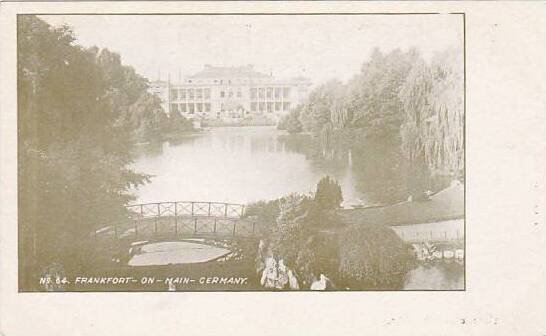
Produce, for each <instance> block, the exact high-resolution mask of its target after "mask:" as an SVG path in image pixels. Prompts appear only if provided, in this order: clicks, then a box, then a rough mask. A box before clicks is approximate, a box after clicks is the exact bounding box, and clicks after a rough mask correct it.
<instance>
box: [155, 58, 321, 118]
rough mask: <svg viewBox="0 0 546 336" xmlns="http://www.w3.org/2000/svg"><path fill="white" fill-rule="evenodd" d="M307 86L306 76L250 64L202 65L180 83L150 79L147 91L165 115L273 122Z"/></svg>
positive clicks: (301, 97)
mask: <svg viewBox="0 0 546 336" xmlns="http://www.w3.org/2000/svg"><path fill="white" fill-rule="evenodd" d="M310 86H311V83H310V81H309V80H307V79H306V78H303V77H296V78H292V79H290V80H278V79H276V78H274V77H273V76H272V75H267V74H264V73H260V72H257V71H255V70H254V68H253V66H252V65H248V66H240V67H216V66H210V65H205V67H204V69H203V70H202V71H200V72H198V73H196V74H194V75H192V76H188V77H186V78H184V79H183V81H182V83H172V82H171V81H170V80H169V81H160V80H159V81H155V82H152V83H151V85H150V91H151V92H153V93H155V94H157V95H158V96H159V98H160V99H161V102H162V106H163V109H164V110H165V112H166V113H167V114H169V115H170V114H171V113H177V112H178V113H180V114H181V115H183V116H184V117H186V118H188V119H205V120H207V119H208V120H214V119H216V120H221V121H224V122H238V121H242V120H245V119H253V120H258V121H264V122H277V121H278V120H279V119H280V118H281V117H282V116H283V115H285V114H287V113H288V112H289V111H290V110H291V109H293V108H294V107H296V106H297V105H298V104H300V103H302V102H303V100H304V99H305V98H306V97H307V94H308V91H309V87H310Z"/></svg>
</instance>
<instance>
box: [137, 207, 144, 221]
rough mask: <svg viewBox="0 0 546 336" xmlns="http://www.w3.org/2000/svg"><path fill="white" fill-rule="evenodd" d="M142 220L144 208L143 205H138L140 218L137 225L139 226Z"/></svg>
mask: <svg viewBox="0 0 546 336" xmlns="http://www.w3.org/2000/svg"><path fill="white" fill-rule="evenodd" d="M143 219H144V208H143V205H142V204H141V205H140V216H139V217H138V223H139V224H141V223H142V220H143Z"/></svg>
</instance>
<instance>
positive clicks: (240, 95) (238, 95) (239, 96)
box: [237, 90, 243, 98]
mask: <svg viewBox="0 0 546 336" xmlns="http://www.w3.org/2000/svg"><path fill="white" fill-rule="evenodd" d="M242 96H243V93H242V92H241V90H237V98H241V97H242Z"/></svg>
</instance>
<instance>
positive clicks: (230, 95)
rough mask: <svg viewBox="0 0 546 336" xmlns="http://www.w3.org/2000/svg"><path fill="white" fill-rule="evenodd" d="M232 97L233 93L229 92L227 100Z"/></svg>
mask: <svg viewBox="0 0 546 336" xmlns="http://www.w3.org/2000/svg"><path fill="white" fill-rule="evenodd" d="M231 97H233V91H231V90H229V98H231Z"/></svg>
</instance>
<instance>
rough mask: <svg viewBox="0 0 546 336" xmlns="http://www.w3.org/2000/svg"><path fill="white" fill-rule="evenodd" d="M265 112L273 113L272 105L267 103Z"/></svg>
mask: <svg viewBox="0 0 546 336" xmlns="http://www.w3.org/2000/svg"><path fill="white" fill-rule="evenodd" d="M267 112H269V113H271V112H273V103H271V102H268V103H267Z"/></svg>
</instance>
